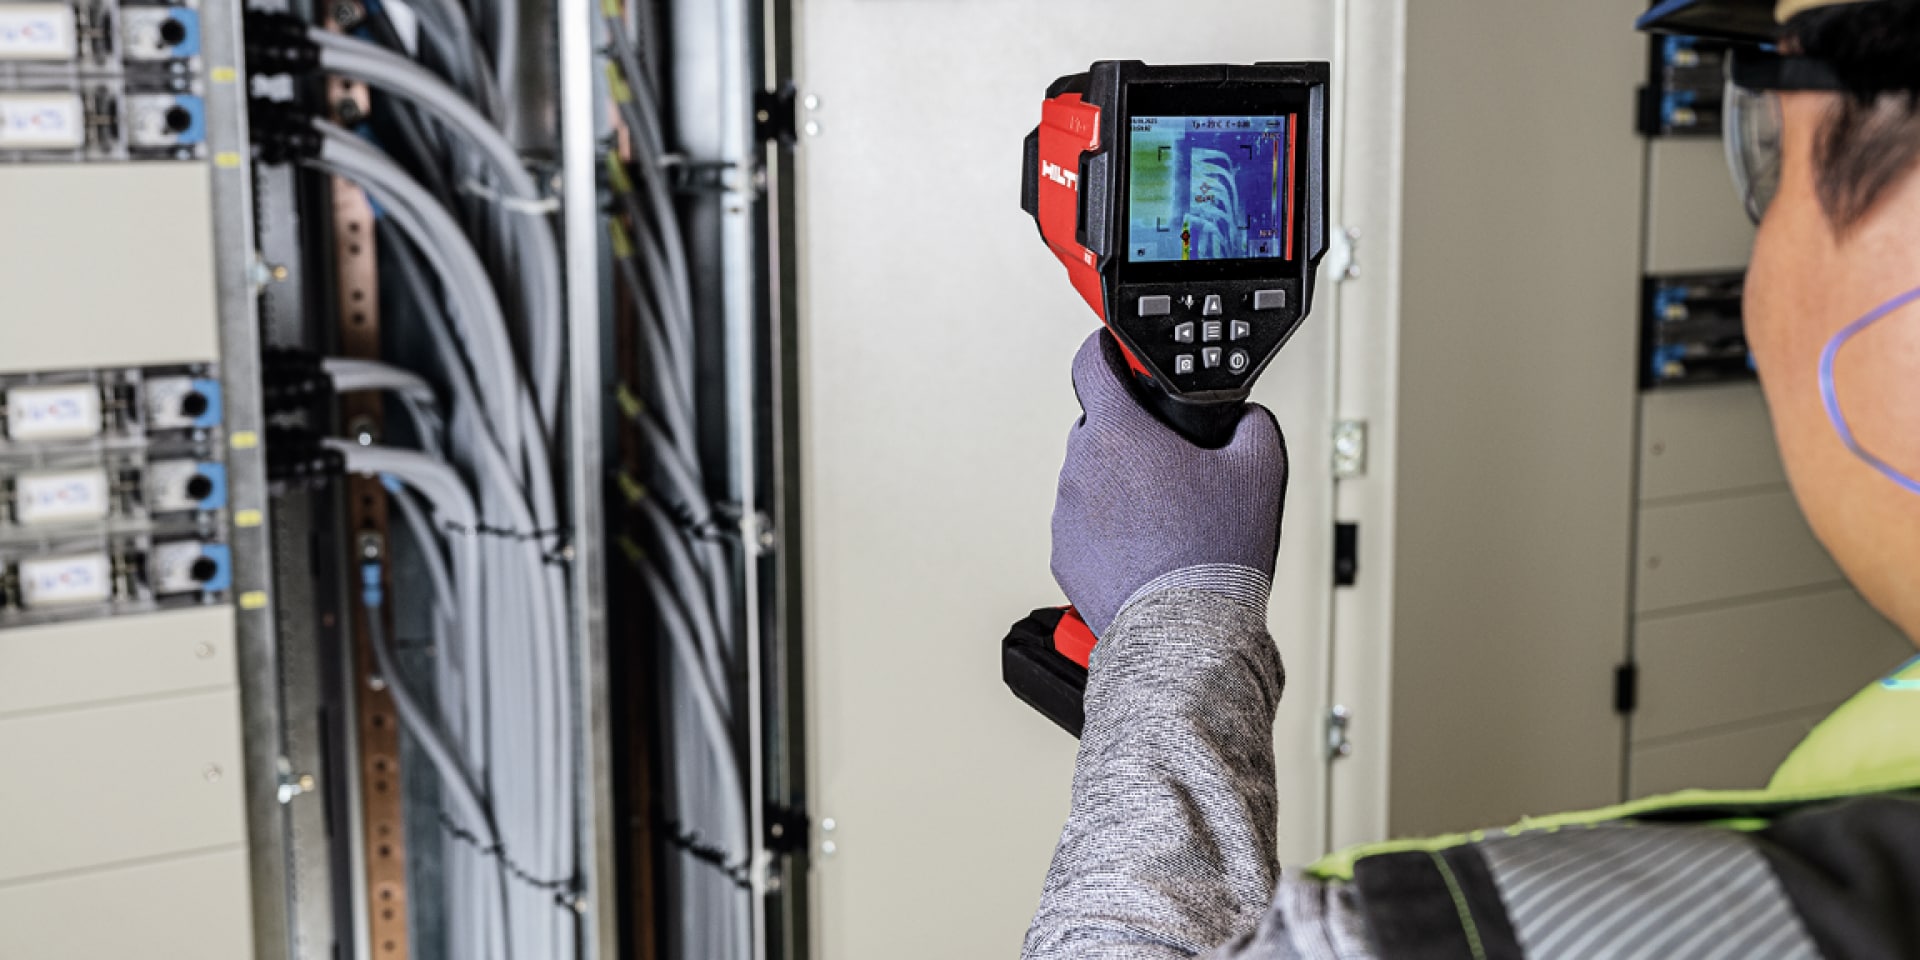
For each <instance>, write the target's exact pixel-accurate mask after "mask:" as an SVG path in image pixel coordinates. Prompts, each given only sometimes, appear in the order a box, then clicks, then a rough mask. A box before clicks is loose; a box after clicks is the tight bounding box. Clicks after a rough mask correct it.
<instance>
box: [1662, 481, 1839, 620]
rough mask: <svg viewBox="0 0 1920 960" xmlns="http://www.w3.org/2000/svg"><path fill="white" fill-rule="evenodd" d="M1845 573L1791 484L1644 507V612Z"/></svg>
mask: <svg viewBox="0 0 1920 960" xmlns="http://www.w3.org/2000/svg"><path fill="white" fill-rule="evenodd" d="M1840 580H1841V576H1840V568H1839V567H1837V566H1835V565H1834V562H1833V559H1832V558H1831V557H1829V556H1827V551H1826V549H1825V548H1824V547H1822V546H1820V543H1819V541H1817V540H1815V539H1814V538H1813V531H1812V530H1810V529H1808V527H1807V522H1806V520H1805V518H1803V517H1802V516H1801V515H1800V508H1799V507H1798V506H1797V505H1795V503H1794V502H1793V494H1791V493H1789V492H1787V491H1785V490H1781V491H1777V492H1773V493H1762V494H1754V495H1752V496H1740V497H1728V498H1726V499H1723V500H1709V501H1700V502H1686V503H1676V504H1666V505H1659V506H1651V507H1646V508H1643V509H1642V510H1641V511H1640V543H1639V574H1638V581H1637V583H1636V590H1635V595H1634V607H1635V609H1636V610H1638V611H1639V612H1641V613H1646V612H1648V611H1653V610H1664V609H1668V608H1672V607H1682V606H1687V605H1690V604H1698V603H1711V602H1714V601H1720V600H1730V599H1734V598H1737V597H1749V596H1758V595H1761V594H1765V593H1770V592H1772V591H1776V590H1790V589H1795V588H1800V587H1811V586H1818V585H1821V584H1828V583H1839V582H1840Z"/></svg>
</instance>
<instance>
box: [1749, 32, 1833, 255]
mask: <svg viewBox="0 0 1920 960" xmlns="http://www.w3.org/2000/svg"><path fill="white" fill-rule="evenodd" d="M1843 89H1845V88H1844V87H1842V86H1841V85H1840V78H1839V77H1838V76H1837V75H1836V74H1835V73H1834V72H1833V68H1832V67H1831V66H1829V65H1827V63H1825V62H1824V61H1820V60H1812V59H1808V58H1806V57H1791V56H1782V55H1780V54H1777V53H1774V52H1772V51H1766V50H1758V49H1753V48H1736V49H1734V50H1733V51H1732V52H1731V55H1730V56H1728V58H1727V92H1726V97H1725V99H1724V100H1723V101H1722V103H1721V110H1722V114H1721V116H1722V122H1721V123H1722V132H1723V135H1724V137H1725V140H1726V147H1727V166H1728V167H1729V168H1730V169H1731V170H1732V171H1733V183H1734V186H1735V187H1736V188H1737V189H1738V190H1739V191H1740V199H1741V202H1742V203H1744V204H1745V205H1746V208H1747V216H1749V217H1752V218H1753V222H1754V223H1759V222H1760V220H1761V219H1762V218H1763V217H1765V216H1766V213H1767V207H1769V206H1771V205H1772V204H1773V198H1774V196H1775V195H1776V194H1778V193H1779V192H1780V94H1781V93H1782V92H1791V91H1796V90H1825V91H1840V90H1843Z"/></svg>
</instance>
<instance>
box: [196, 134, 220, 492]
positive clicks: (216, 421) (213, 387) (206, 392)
mask: <svg viewBox="0 0 1920 960" xmlns="http://www.w3.org/2000/svg"><path fill="white" fill-rule="evenodd" d="M195 99H198V98H195ZM193 392H195V393H197V394H199V395H201V396H202V397H205V398H206V400H207V408H206V409H205V410H203V411H201V413H200V416H198V417H196V418H194V421H193V425H194V426H195V427H198V428H200V429H202V430H211V429H213V428H214V427H217V426H219V425H220V423H221V421H223V420H225V419H226V409H225V407H224V405H223V404H222V403H221V401H220V381H218V380H198V379H197V380H195V381H193ZM221 479H222V481H223V483H222V485H223V487H224V481H225V478H224V477H222V478H221Z"/></svg>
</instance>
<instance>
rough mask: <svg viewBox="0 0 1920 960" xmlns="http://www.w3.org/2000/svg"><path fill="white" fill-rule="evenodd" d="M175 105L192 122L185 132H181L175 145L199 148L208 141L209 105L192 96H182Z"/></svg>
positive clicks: (176, 100)
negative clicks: (183, 111)
mask: <svg viewBox="0 0 1920 960" xmlns="http://www.w3.org/2000/svg"><path fill="white" fill-rule="evenodd" d="M174 105H175V106H176V107H178V108H179V109H181V110H185V111H186V112H187V115H188V116H190V117H191V118H192V121H191V122H190V123H188V124H187V128H186V129H185V130H181V131H179V134H178V137H177V138H176V139H175V141H174V142H175V143H177V144H179V145H180V146H183V147H193V146H199V145H200V144H202V143H205V142H206V141H207V103H206V101H205V100H202V99H201V98H199V97H196V96H193V95H191V94H181V95H180V96H179V97H178V98H176V99H175V101H174Z"/></svg>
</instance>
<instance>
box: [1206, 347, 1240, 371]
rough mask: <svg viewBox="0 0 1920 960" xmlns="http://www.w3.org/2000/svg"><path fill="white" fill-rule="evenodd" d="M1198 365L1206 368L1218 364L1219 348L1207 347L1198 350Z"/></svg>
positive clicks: (1210, 368)
mask: <svg viewBox="0 0 1920 960" xmlns="http://www.w3.org/2000/svg"><path fill="white" fill-rule="evenodd" d="M1236 352H1237V351H1236ZM1200 365H1201V366H1203V367H1206V368H1207V369H1208V370H1212V369H1213V368H1215V367H1218V366H1219V365H1220V348H1219V347H1208V348H1206V349H1205V350H1202V351H1200Z"/></svg>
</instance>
